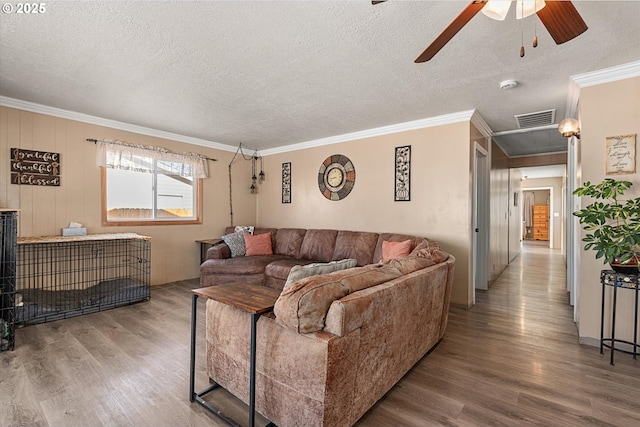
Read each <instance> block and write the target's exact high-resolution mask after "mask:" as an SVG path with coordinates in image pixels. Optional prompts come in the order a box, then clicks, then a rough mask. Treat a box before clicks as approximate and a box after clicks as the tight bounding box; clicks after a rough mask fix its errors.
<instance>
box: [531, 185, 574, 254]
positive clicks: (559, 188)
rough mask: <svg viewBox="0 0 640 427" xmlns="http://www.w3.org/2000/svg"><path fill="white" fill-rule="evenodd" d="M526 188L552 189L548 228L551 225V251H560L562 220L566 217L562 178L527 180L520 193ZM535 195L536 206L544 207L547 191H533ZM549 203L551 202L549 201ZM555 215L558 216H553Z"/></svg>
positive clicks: (562, 237)
mask: <svg viewBox="0 0 640 427" xmlns="http://www.w3.org/2000/svg"><path fill="white" fill-rule="evenodd" d="M528 188H552V189H553V211H551V207H550V208H549V226H551V224H552V223H553V241H552V242H551V243H552V244H553V249H561V247H562V242H563V240H564V218H565V217H566V215H565V212H564V211H563V209H564V203H563V199H562V196H563V194H564V192H563V179H562V177H554V178H533V179H527V180H526V181H524V182H523V183H522V191H527V189H528ZM534 193H535V194H536V204H540V205H546V204H547V195H549V191H548V190H543V191H534ZM549 202H551V200H549ZM554 213H557V214H558V216H554Z"/></svg>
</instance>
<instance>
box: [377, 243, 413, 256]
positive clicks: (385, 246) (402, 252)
mask: <svg viewBox="0 0 640 427" xmlns="http://www.w3.org/2000/svg"><path fill="white" fill-rule="evenodd" d="M410 252H411V240H409V239H407V240H403V241H402V242H388V241H386V240H385V241H383V242H382V259H383V260H386V259H395V258H402V257H405V256H407V255H409V253H410Z"/></svg>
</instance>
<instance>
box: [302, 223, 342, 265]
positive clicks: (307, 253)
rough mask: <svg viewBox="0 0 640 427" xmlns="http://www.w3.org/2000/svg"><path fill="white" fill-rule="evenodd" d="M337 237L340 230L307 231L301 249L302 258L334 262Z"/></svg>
mask: <svg viewBox="0 0 640 427" xmlns="http://www.w3.org/2000/svg"><path fill="white" fill-rule="evenodd" d="M337 235H338V230H307V232H306V233H305V235H304V240H303V241H302V246H301V247H300V258H306V259H314V260H317V261H322V262H329V261H332V260H333V249H334V248H335V246H336V236H337Z"/></svg>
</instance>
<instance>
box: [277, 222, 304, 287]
mask: <svg viewBox="0 0 640 427" xmlns="http://www.w3.org/2000/svg"><path fill="white" fill-rule="evenodd" d="M306 233H307V230H306V229H303V228H280V229H278V231H276V244H275V246H274V247H273V253H275V254H278V255H286V256H290V257H294V258H300V247H301V246H302V240H303V239H304V235H305V234H306ZM285 278H286V276H285Z"/></svg>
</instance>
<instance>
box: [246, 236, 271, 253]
mask: <svg viewBox="0 0 640 427" xmlns="http://www.w3.org/2000/svg"><path fill="white" fill-rule="evenodd" d="M244 245H245V246H246V247H247V252H246V254H245V256H256V255H271V254H273V249H272V248H271V233H263V234H256V235H253V236H252V235H251V234H245V235H244Z"/></svg>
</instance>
